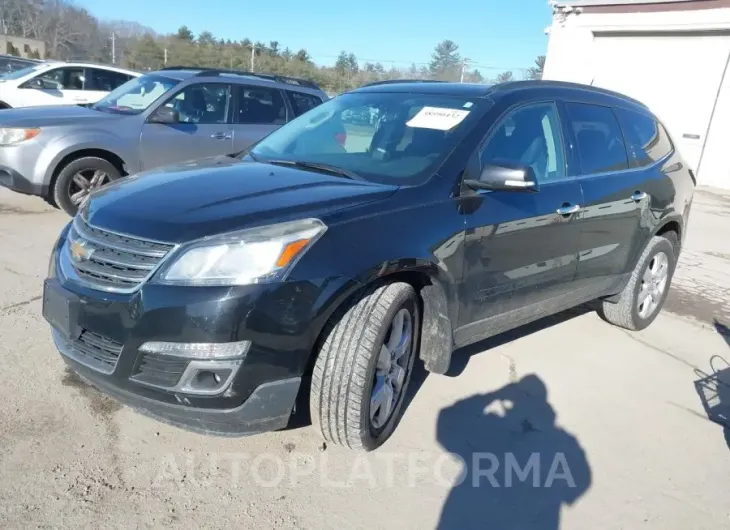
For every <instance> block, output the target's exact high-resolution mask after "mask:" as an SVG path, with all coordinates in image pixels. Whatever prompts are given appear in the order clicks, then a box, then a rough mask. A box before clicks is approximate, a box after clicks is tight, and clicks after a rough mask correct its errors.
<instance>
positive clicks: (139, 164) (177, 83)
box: [0, 67, 327, 215]
mask: <svg viewBox="0 0 730 530" xmlns="http://www.w3.org/2000/svg"><path fill="white" fill-rule="evenodd" d="M326 99H327V95H326V94H325V93H324V92H323V91H322V90H321V89H320V88H319V87H318V86H317V85H316V84H315V83H313V82H311V81H306V80H304V79H296V78H292V77H284V76H278V75H266V74H254V73H250V72H241V71H236V70H202V69H200V68H188V67H171V68H166V69H164V70H160V71H157V72H151V73H148V74H145V75H142V76H140V77H138V78H136V79H132V80H130V81H129V82H127V83H125V84H123V85H122V86H120V87H119V88H117V89H116V90H114V91H112V92H110V93H109V95H107V96H106V97H105V98H104V99H102V100H100V101H99V102H98V103H95V104H93V105H88V106H65V107H36V108H25V109H11V110H3V111H2V115H1V116H0V118H1V119H0V185H2V186H5V187H6V188H10V189H12V190H15V191H18V192H20V193H26V194H31V195H38V196H41V197H43V198H45V199H46V200H47V201H48V202H50V203H51V204H53V205H55V206H58V207H59V208H61V209H63V210H64V211H66V212H67V213H68V214H70V215H73V214H75V212H76V210H77V208H78V205H79V204H80V203H81V201H82V200H83V199H84V198H85V197H86V195H88V194H89V193H90V192H91V191H92V190H94V189H96V188H99V187H100V186H103V185H104V184H106V183H108V182H111V181H113V180H116V179H118V178H120V177H123V176H125V175H130V174H134V173H137V172H139V171H142V170H148V169H152V168H156V167H159V166H164V165H168V164H173V163H179V162H184V161H188V160H193V159H198V158H205V157H210V156H217V155H227V154H232V153H236V152H240V151H243V150H244V149H246V148H247V147H249V146H250V145H251V144H253V143H254V142H256V141H258V140H260V139H261V138H263V137H264V136H266V135H267V134H269V133H270V132H272V131H273V130H275V129H277V128H278V127H280V126H281V125H283V124H284V123H286V122H287V121H290V120H291V119H293V118H295V117H296V116H299V115H301V114H303V113H304V112H306V111H308V110H309V109H311V108H313V107H315V106H317V105H319V104H320V103H322V102H323V101H324V100H326Z"/></svg>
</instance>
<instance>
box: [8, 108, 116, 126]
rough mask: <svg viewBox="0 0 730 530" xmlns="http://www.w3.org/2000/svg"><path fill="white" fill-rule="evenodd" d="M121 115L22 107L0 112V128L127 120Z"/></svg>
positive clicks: (70, 109) (95, 111) (81, 109)
mask: <svg viewBox="0 0 730 530" xmlns="http://www.w3.org/2000/svg"><path fill="white" fill-rule="evenodd" d="M127 117H128V116H127V115H123V114H110V113H108V112H101V111H98V110H91V109H88V108H86V107H80V106H78V105H49V106H44V107H23V108H18V109H6V110H2V111H0V127H43V126H49V125H80V124H83V123H89V122H90V121H92V120H93V122H94V123H96V122H98V121H99V120H107V121H111V120H119V119H124V118H127Z"/></svg>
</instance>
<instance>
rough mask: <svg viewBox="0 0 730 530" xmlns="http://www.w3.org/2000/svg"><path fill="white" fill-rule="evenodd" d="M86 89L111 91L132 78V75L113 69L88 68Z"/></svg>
mask: <svg viewBox="0 0 730 530" xmlns="http://www.w3.org/2000/svg"><path fill="white" fill-rule="evenodd" d="M86 73H87V75H88V79H87V80H86V86H85V87H84V89H85V90H98V91H102V92H111V91H112V90H114V89H115V88H117V87H118V86H119V85H123V84H124V83H126V82H127V81H129V80H130V76H128V75H126V74H122V73H119V72H113V71H111V70H102V69H101V68H87V69H86Z"/></svg>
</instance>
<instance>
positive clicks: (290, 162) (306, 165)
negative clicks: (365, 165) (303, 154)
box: [265, 159, 362, 180]
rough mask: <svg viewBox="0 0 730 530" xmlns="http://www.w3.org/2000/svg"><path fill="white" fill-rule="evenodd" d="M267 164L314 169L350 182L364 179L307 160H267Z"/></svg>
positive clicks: (353, 173)
mask: <svg viewBox="0 0 730 530" xmlns="http://www.w3.org/2000/svg"><path fill="white" fill-rule="evenodd" d="M265 162H266V163H267V164H274V165H279V166H293V167H301V168H304V169H314V170H316V171H324V172H325V173H330V174H332V175H337V176H340V177H345V178H348V179H350V180H362V177H361V176H360V175H358V174H357V173H355V172H353V171H349V170H347V169H343V168H341V167H337V166H331V165H329V164H320V163H318V162H307V161H305V160H277V159H273V160H265Z"/></svg>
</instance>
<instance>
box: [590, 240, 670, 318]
mask: <svg viewBox="0 0 730 530" xmlns="http://www.w3.org/2000/svg"><path fill="white" fill-rule="evenodd" d="M676 247H677V238H676V236H675V235H674V233H673V232H667V234H665V235H662V236H655V237H653V238H651V240H650V241H649V244H648V245H647V246H646V248H645V249H644V252H643V253H642V255H641V258H639V261H638V262H637V264H636V267H635V268H634V271H633V273H632V274H631V278H630V280H629V283H628V284H626V287H624V290H623V291H622V292H621V294H620V295H619V299H618V302H617V303H611V302H607V301H604V302H603V304H602V307H601V308H600V310H599V314H600V315H601V317H602V318H603V319H604V320H606V321H608V322H610V323H611V324H614V325H616V326H620V327H622V328H626V329H629V330H632V331H638V330H641V329H644V328H646V327H647V326H649V325H650V324H651V323H652V322H654V319H655V318H656V317H657V315H658V314H659V312H660V311H661V309H662V306H663V305H664V300H666V298H667V293H668V292H669V286H670V284H671V282H672V275H673V274H674V267H675V265H676V260H677V258H676Z"/></svg>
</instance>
